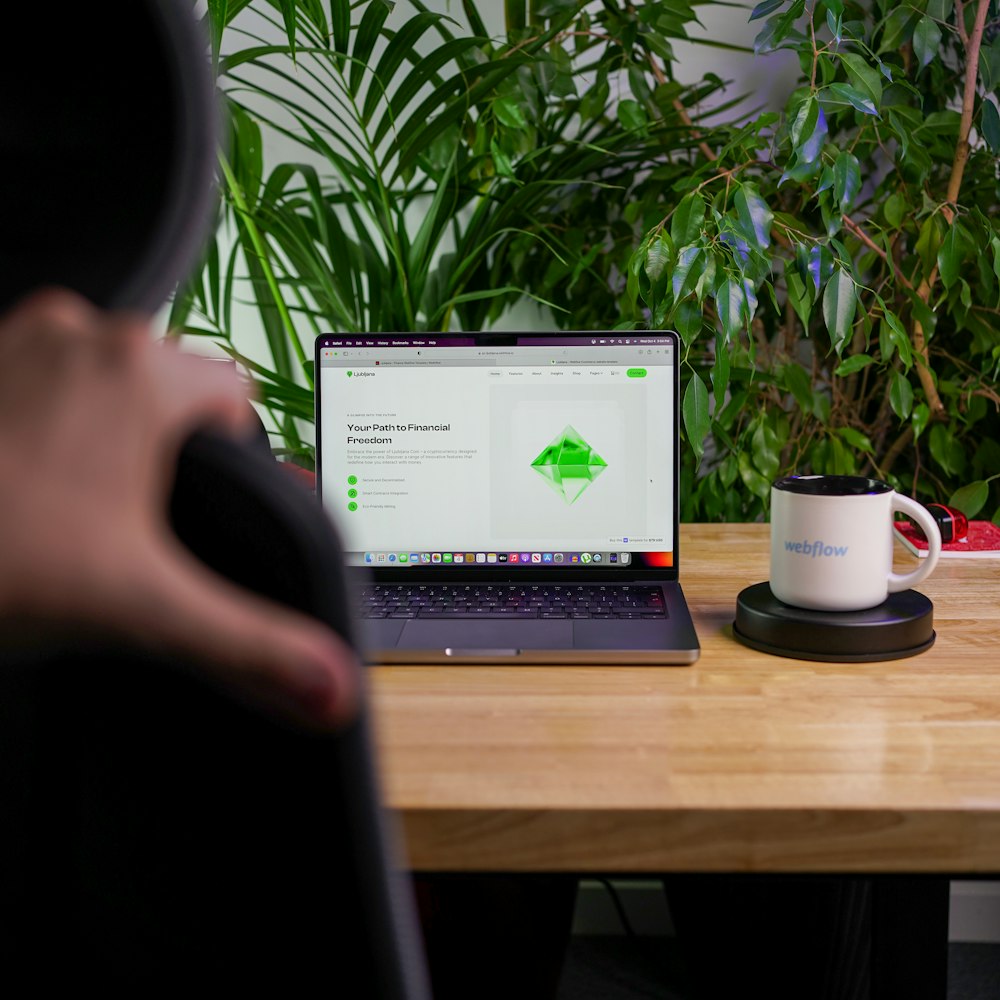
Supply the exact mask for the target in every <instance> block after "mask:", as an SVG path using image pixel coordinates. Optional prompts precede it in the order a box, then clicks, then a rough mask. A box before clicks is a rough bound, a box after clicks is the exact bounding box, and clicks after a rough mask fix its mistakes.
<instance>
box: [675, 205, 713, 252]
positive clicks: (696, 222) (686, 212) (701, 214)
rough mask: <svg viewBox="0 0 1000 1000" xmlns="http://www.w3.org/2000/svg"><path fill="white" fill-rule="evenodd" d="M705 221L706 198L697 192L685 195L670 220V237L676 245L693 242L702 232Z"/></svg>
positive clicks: (685, 244)
mask: <svg viewBox="0 0 1000 1000" xmlns="http://www.w3.org/2000/svg"><path fill="white" fill-rule="evenodd" d="M704 221H705V199H704V198H702V196H701V195H700V194H699V193H698V192H697V191H695V192H693V193H692V194H689V195H687V196H685V197H684V198H683V199H682V200H681V203H680V204H679V205H678V206H677V208H676V209H675V210H674V214H673V217H672V218H671V220H670V238H671V239H672V240H673V241H674V246H678V247H683V246H687V245H688V244H689V243H693V242H694V241H695V240H696V239H697V238H698V236H699V235H700V234H701V227H702V224H703V223H704Z"/></svg>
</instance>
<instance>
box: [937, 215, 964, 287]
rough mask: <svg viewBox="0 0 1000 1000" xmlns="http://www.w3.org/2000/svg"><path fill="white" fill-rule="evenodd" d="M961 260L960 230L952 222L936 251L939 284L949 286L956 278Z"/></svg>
mask: <svg viewBox="0 0 1000 1000" xmlns="http://www.w3.org/2000/svg"><path fill="white" fill-rule="evenodd" d="M961 262H962V242H961V230H960V229H959V227H958V225H957V224H955V223H952V225H950V226H949V227H948V231H947V232H946V233H945V234H944V239H943V240H942V241H941V248H940V249H939V250H938V253H937V264H938V273H939V274H940V277H941V284H942V285H944V287H945V288H951V286H952V285H954V284H955V282H956V281H957V280H958V272H959V265H960V264H961Z"/></svg>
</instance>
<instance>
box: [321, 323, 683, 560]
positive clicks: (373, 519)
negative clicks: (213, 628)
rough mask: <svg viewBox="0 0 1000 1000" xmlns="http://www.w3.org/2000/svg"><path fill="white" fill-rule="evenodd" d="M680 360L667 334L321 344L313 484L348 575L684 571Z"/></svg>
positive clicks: (359, 339) (382, 337) (399, 338)
mask: <svg viewBox="0 0 1000 1000" xmlns="http://www.w3.org/2000/svg"><path fill="white" fill-rule="evenodd" d="M676 365H677V340H676V336H675V335H673V334H667V333H657V334H650V335H638V336H636V335H632V334H621V335H619V334H618V333H615V334H614V335H612V334H611V333H607V332H605V333H577V334H566V335H558V336H538V335H521V334H510V335H504V334H488V335H477V336H470V335H468V334H461V335H441V334H424V335H413V334H401V335H396V334H370V335H367V336H364V335H362V336H347V335H344V336H340V335H335V334H327V335H322V336H320V337H319V338H317V342H316V371H317V372H318V379H317V385H316V390H317V391H316V400H317V420H316V426H317V438H318V439H317V455H318V470H319V479H318V482H319V491H320V495H321V497H322V500H323V503H324V505H325V507H326V508H327V509H328V510H329V512H330V513H331V515H332V516H333V517H334V518H335V519H336V521H337V523H338V525H339V526H340V530H341V533H342V535H343V539H344V547H345V550H346V557H347V561H348V564H349V565H357V566H369V567H372V568H373V569H375V570H376V571H379V570H392V571H393V576H396V575H398V574H400V573H402V572H403V571H407V572H413V571H416V572H417V573H419V574H420V575H424V574H423V573H421V572H420V571H421V570H424V569H427V570H431V569H434V570H449V571H450V572H452V574H457V573H458V572H462V573H469V574H470V575H479V574H482V573H493V574H497V575H503V576H513V575H514V574H515V573H522V572H523V573H526V574H532V571H543V570H544V571H545V574H546V576H549V575H550V574H552V575H557V574H560V573H562V572H572V573H574V575H580V573H581V571H586V572H593V573H595V574H597V573H599V575H600V576H602V577H605V576H606V575H607V573H608V572H612V573H616V574H617V573H629V574H635V573H636V572H641V571H643V570H646V571H649V570H653V569H656V570H657V571H658V572H659V573H660V574H664V571H667V572H666V575H673V574H672V572H670V571H671V570H672V569H673V568H675V567H676V537H675V532H676V524H677V514H676V502H677V481H676V470H677V400H676V394H677V368H676ZM379 575H381V574H379ZM435 575H437V574H435Z"/></svg>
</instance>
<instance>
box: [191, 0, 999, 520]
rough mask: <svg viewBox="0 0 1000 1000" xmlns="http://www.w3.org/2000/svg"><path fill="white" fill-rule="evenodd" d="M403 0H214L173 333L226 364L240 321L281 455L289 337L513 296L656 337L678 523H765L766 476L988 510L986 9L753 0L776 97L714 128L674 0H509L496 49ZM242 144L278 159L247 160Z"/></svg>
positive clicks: (472, 27)
mask: <svg viewBox="0 0 1000 1000" xmlns="http://www.w3.org/2000/svg"><path fill="white" fill-rule="evenodd" d="M402 7H403V4H402V3H401V4H400V6H399V8H397V9H396V10H395V11H391V10H390V5H389V4H388V3H386V2H385V0H362V2H361V3H360V4H357V5H356V6H355V7H354V8H353V10H352V8H351V6H350V5H349V4H348V3H347V2H346V0H332V2H331V3H329V5H328V7H324V6H323V5H322V4H321V3H320V2H319V0H269V2H264V0H258V2H255V3H252V4H249V5H248V4H247V3H246V2H236V3H234V2H232V0H230V3H229V4H228V5H226V4H224V3H221V2H215V3H210V4H209V10H210V15H211V16H212V17H213V26H214V30H215V38H216V42H217V44H218V40H219V39H220V38H225V37H228V38H230V39H234V40H235V41H236V43H237V44H235V45H230V46H229V48H226V46H224V45H223V46H222V49H223V53H224V54H223V55H221V56H220V57H219V59H218V76H219V81H220V87H221V88H222V89H223V90H224V91H225V92H226V93H227V99H228V103H229V107H230V110H231V112H232V121H233V131H234V139H233V142H232V144H231V147H230V148H231V152H230V154H229V155H228V157H224V158H223V160H222V162H221V172H222V176H223V179H224V189H225V198H224V202H223V211H224V215H225V216H226V217H227V218H228V219H229V221H230V223H231V225H232V227H233V229H234V231H235V233H236V240H235V244H234V246H233V248H232V250H231V251H230V252H229V254H228V256H226V255H223V254H222V253H221V251H220V249H219V246H218V245H217V246H216V248H214V249H213V251H211V252H210V253H209V256H208V258H207V260H206V265H205V268H204V271H203V273H202V274H201V275H200V276H199V278H198V279H197V280H196V281H195V282H194V283H193V284H192V285H191V287H190V288H188V289H186V290H184V291H182V292H181V293H180V294H179V295H178V297H177V300H176V303H175V315H174V320H175V323H176V324H177V325H179V326H180V327H181V328H182V329H187V330H188V331H192V332H199V333H207V334H208V335H210V336H212V337H214V338H215V339H217V340H219V341H220V342H222V343H223V344H224V345H225V346H227V348H229V349H230V350H231V351H233V352H234V353H237V354H238V353H239V338H234V337H233V330H232V322H231V315H232V304H233V302H234V300H235V299H237V298H239V297H240V296H243V297H246V298H249V299H250V300H252V301H254V302H255V303H256V305H257V308H258V309H259V312H260V316H261V321H262V324H263V326H264V329H265V332H266V334H267V339H268V344H269V349H270V355H271V356H270V359H269V361H268V362H267V363H260V362H254V363H252V368H253V370H254V371H255V372H256V374H257V376H258V381H259V385H260V390H261V394H262V398H263V399H264V400H265V402H266V403H267V404H268V406H269V407H270V408H271V410H272V412H273V413H274V414H275V419H276V423H277V425H278V428H279V430H280V434H281V438H282V441H283V444H284V446H285V448H286V449H287V450H288V451H289V452H292V453H294V454H296V455H298V456H301V460H303V461H308V459H309V449H308V437H307V435H306V434H304V433H303V432H302V423H303V422H304V421H308V420H310V419H311V416H312V403H311V389H310V386H311V376H312V372H311V369H310V362H309V359H308V351H307V350H306V349H305V348H304V347H303V343H304V340H303V338H306V339H309V338H310V337H311V333H312V332H313V331H316V330H318V329H338V330H345V331H346V330H391V329H406V328H411V327H412V328H417V329H421V328H423V329H431V328H449V327H451V328H466V329H474V328H479V327H481V326H482V325H484V324H486V323H488V322H490V321H492V320H494V319H496V318H497V317H498V316H499V315H501V314H502V313H503V311H504V310H505V309H506V308H508V307H509V306H510V304H511V303H512V302H513V301H515V300H516V299H517V298H518V297H520V296H521V295H522V294H523V293H527V294H529V295H532V296H534V297H536V298H537V299H539V300H542V301H544V302H546V303H549V304H550V306H551V312H552V317H553V319H554V321H555V322H556V323H557V324H559V325H561V326H564V327H567V328H571V327H576V328H584V329H585V328H599V327H606V326H614V325H616V324H622V325H624V326H631V327H652V328H663V327H672V328H675V329H677V330H678V331H679V332H680V334H681V337H682V340H683V344H684V376H683V382H684V384H683V415H684V426H685V430H686V434H687V438H688V442H689V447H688V448H687V449H685V451H684V466H683V470H682V474H683V477H684V484H683V487H684V488H683V489H682V496H684V497H685V507H684V510H683V516H684V518H685V519H688V520H692V519H718V518H724V519H731V520H746V519H754V518H757V517H760V516H763V515H764V514H766V505H767V496H768V490H767V487H768V483H769V481H770V480H771V479H773V478H774V477H775V476H777V475H779V474H782V473H785V472H788V471H793V470H794V471H800V472H805V471H810V470H811V471H816V472H839V473H853V472H857V473H872V474H876V475H879V476H882V477H885V478H887V479H889V480H891V481H892V482H893V483H894V484H896V485H897V486H898V487H899V488H900V489H902V490H904V491H905V492H908V493H911V494H913V495H918V496H923V497H925V498H933V499H937V500H948V499H951V500H952V501H953V502H954V503H955V504H956V505H957V506H959V507H961V508H963V509H964V510H965V512H966V513H967V514H969V515H970V516H972V515H975V514H979V513H980V512H985V514H986V515H987V516H993V517H994V519H996V518H997V517H998V516H1000V514H998V511H1000V444H998V443H997V441H998V436H1000V435H998V432H1000V417H998V404H1000V395H998V393H997V390H996V388H995V380H996V373H997V366H998V364H1000V341H998V338H997V335H996V333H995V332H994V330H995V320H996V318H997V315H998V304H1000V303H998V299H1000V278H998V275H1000V227H998V226H997V224H996V223H995V221H994V215H995V210H996V205H997V174H996V155H995V154H996V153H997V151H998V150H1000V115H998V114H997V108H996V104H995V96H994V89H995V88H996V86H997V84H998V82H1000V37H998V32H997V16H998V14H997V7H996V3H995V2H994V3H993V4H991V3H990V2H988V0H965V2H963V0H958V2H956V0H914V2H912V3H908V4H907V5H905V6H898V5H896V4H893V3H889V2H885V0H877V2H874V3H868V4H851V3H845V2H843V0H830V2H822V0H813V2H808V3H807V2H806V0H764V2H762V3H760V4H758V6H757V7H756V8H755V9H754V10H753V11H752V12H751V14H750V17H751V19H752V20H753V21H755V22H757V23H758V25H759V27H760V33H759V34H758V36H757V41H756V44H755V48H756V51H757V54H758V58H761V59H768V58H769V57H770V54H771V53H773V52H775V51H777V50H780V49H789V50H792V51H793V52H794V53H795V54H796V55H797V57H798V59H799V63H800V67H801V71H802V77H801V81H800V85H799V86H798V87H797V88H796V89H795V90H794V91H793V93H792V94H791V95H790V96H789V98H788V101H787V103H786V105H785V108H784V110H783V112H782V113H781V114H763V115H756V116H753V117H748V116H747V115H746V114H745V113H744V112H743V111H742V110H741V109H742V108H743V106H744V105H743V104H742V103H739V102H738V101H736V100H734V101H732V102H731V103H730V104H729V105H723V106H722V108H721V109H720V110H721V111H722V112H723V113H728V114H729V116H730V120H729V124H726V125H722V126H715V127H714V128H708V127H707V126H706V125H705V122H704V120H702V119H700V118H699V114H698V110H699V108H700V106H701V104H700V102H702V101H703V100H705V99H706V98H708V97H716V98H717V96H718V94H717V92H718V91H719V89H720V87H721V85H722V81H720V80H718V79H717V78H712V77H709V78H706V79H705V80H704V81H702V83H700V84H698V85H696V86H694V87H683V86H681V85H680V84H679V83H677V82H676V80H675V78H674V58H673V50H672V48H671V41H672V40H673V39H675V38H682V37H685V35H686V29H687V26H688V25H690V23H691V22H692V21H694V20H696V15H697V8H696V7H695V6H694V5H693V4H690V3H687V2H684V0H662V2H649V3H645V4H642V3H630V2H627V0H594V2H585V0H548V2H532V3H530V5H529V4H528V3H527V2H526V0H508V2H507V3H506V4H505V14H506V20H505V31H504V32H503V33H502V35H501V36H500V37H497V38H491V37H489V33H488V31H487V29H486V26H485V24H484V22H483V19H482V17H481V16H480V13H479V11H478V10H477V8H476V6H475V3H474V2H473V0H463V2H462V3H461V7H462V12H463V15H464V17H465V21H466V23H467V27H463V26H460V25H458V24H456V23H455V22H454V21H452V20H451V19H450V18H449V17H447V16H445V15H442V14H439V13H433V12H431V11H429V10H427V9H425V8H424V7H423V5H422V3H420V2H419V0H414V2H413V3H411V4H410V5H409V7H408V12H405V11H403V10H402ZM248 13H256V14H258V15H263V16H264V17H265V19H269V20H271V21H272V22H273V25H274V26H275V27H276V29H280V31H281V32H282V33H283V35H284V40H283V41H282V42H281V44H273V43H268V42H266V41H264V40H263V39H257V38H254V37H252V36H251V35H248V34H246V32H247V31H248V30H252V29H247V28H245V27H243V26H242V22H241V20H240V19H241V17H243V16H245V15H246V14H248ZM261 129H264V130H265V131H267V130H273V131H277V132H279V133H282V134H284V135H285V136H286V137H287V138H289V139H292V140H294V141H295V142H297V143H299V144H300V145H301V146H302V148H303V162H301V163H298V162H296V163H283V164H279V165H277V166H275V167H273V168H269V169H267V170H265V164H264V162H263V158H262V156H261V153H260V150H261ZM317 162H318V163H319V164H320V166H318V167H317V165H316V164H317ZM240 259H242V260H243V261H244V264H245V268H246V271H247V275H248V277H247V279H246V280H245V281H244V282H241V281H240V279H239V277H238V276H237V275H238V271H237V267H236V264H237V261H239V260H240Z"/></svg>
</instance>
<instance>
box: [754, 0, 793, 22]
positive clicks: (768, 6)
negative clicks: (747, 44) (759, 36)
mask: <svg viewBox="0 0 1000 1000" xmlns="http://www.w3.org/2000/svg"><path fill="white" fill-rule="evenodd" d="M784 5H785V0H761V3H759V4H757V6H756V7H754V9H753V10H752V11H751V12H750V17H749V20H751V21H756V20H758V19H759V18H761V17H767V15H768V14H771V13H773V12H774V11H776V10H777V9H778V8H779V7H783V6H784Z"/></svg>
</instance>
